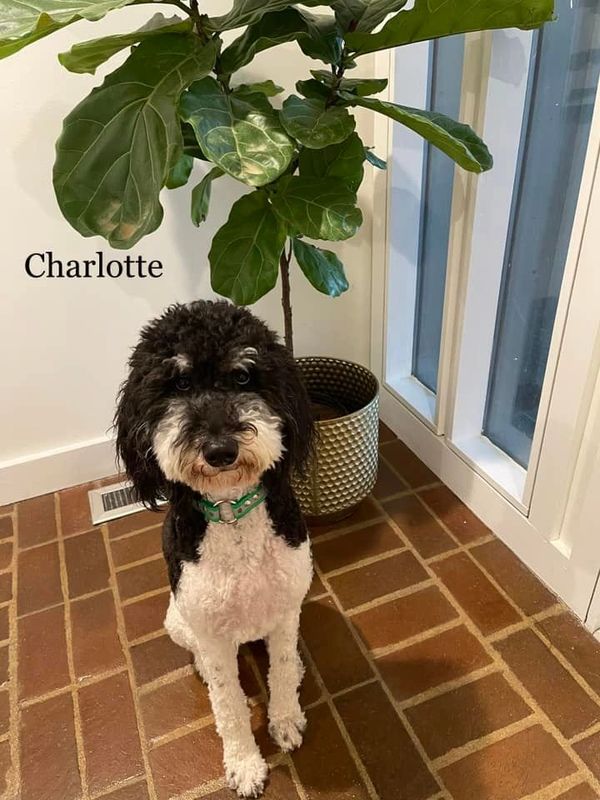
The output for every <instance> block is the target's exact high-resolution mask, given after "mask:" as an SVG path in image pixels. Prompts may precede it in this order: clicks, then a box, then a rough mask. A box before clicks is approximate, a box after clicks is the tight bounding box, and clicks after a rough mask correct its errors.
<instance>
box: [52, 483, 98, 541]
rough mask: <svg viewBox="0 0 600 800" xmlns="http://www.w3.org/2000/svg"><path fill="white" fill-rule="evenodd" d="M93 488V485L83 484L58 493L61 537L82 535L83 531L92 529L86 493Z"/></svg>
mask: <svg viewBox="0 0 600 800" xmlns="http://www.w3.org/2000/svg"><path fill="white" fill-rule="evenodd" d="M94 488H95V484H94V483H83V484H81V485H80V486H73V487H71V488H69V489H63V490H62V491H61V492H59V493H58V501H59V504H60V525H61V529H62V535H63V536H70V535H71V534H72V533H83V531H87V530H89V529H90V528H91V527H92V517H91V513H90V501H89V498H88V492H89V490H90V489H94Z"/></svg>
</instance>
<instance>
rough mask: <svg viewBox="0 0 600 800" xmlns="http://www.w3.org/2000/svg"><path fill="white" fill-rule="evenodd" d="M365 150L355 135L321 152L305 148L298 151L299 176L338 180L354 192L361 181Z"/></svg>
mask: <svg viewBox="0 0 600 800" xmlns="http://www.w3.org/2000/svg"><path fill="white" fill-rule="evenodd" d="M364 160H365V150H364V146H363V143H362V142H361V140H360V137H359V135H358V134H357V133H353V134H352V135H351V136H349V137H348V138H347V139H344V141H343V142H340V143H339V144H331V145H329V147H324V148H322V149H321V150H310V149H309V148H307V147H304V148H302V150H301V151H300V158H299V167H300V175H301V176H303V177H313V178H340V179H342V180H343V181H344V183H345V184H346V185H347V186H348V187H349V188H350V189H352V191H354V192H356V191H357V190H358V187H359V186H360V184H361V182H362V179H363V173H364V170H363V162H364Z"/></svg>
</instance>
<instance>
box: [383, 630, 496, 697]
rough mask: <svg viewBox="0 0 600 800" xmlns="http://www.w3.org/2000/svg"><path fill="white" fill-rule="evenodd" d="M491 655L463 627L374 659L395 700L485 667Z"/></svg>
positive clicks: (411, 695)
mask: <svg viewBox="0 0 600 800" xmlns="http://www.w3.org/2000/svg"><path fill="white" fill-rule="evenodd" d="M491 660H492V659H491V657H490V656H488V654H487V653H486V652H485V650H484V649H483V647H482V646H481V644H480V643H479V641H478V640H477V638H476V637H475V636H473V635H472V634H471V633H469V631H468V630H467V629H466V628H465V627H464V626H463V625H459V626H457V627H456V628H451V629H450V630H448V631H445V632H444V633H439V634H437V636H430V637H429V638H428V639H424V640H423V641H422V642H417V643H416V644H413V645H409V646H408V647H403V648H401V649H400V650H395V651H394V652H393V653H388V654H387V655H385V656H382V657H381V658H378V659H377V666H378V668H379V670H380V672H381V676H382V678H383V680H384V681H385V682H386V684H387V685H388V687H389V688H390V691H391V692H392V694H393V695H394V697H395V698H396V700H400V701H402V700H407V699H408V698H409V697H413V696H414V695H417V694H420V693H421V692H425V691H427V690H428V689H433V688H434V687H435V686H441V685H442V684H444V683H448V682H449V681H453V680H456V679H457V678H461V677H463V676H464V675H468V674H469V673H470V672H473V671H474V670H476V669H481V667H485V666H487V665H488V664H489V663H490V662H491Z"/></svg>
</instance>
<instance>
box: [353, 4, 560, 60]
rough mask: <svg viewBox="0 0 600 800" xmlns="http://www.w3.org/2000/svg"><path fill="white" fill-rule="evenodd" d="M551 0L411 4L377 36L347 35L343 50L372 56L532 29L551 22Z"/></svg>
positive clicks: (364, 34) (363, 34)
mask: <svg viewBox="0 0 600 800" xmlns="http://www.w3.org/2000/svg"><path fill="white" fill-rule="evenodd" d="M553 13H554V0H477V2H472V1H470V2H466V0H415V4H414V6H413V8H411V9H410V10H409V11H401V12H400V13H399V14H396V16H395V17H392V19H390V20H388V22H386V24H385V25H384V26H383V28H382V29H381V30H380V31H379V32H378V33H373V34H369V33H361V32H357V33H349V34H348V35H347V36H346V44H347V46H348V47H349V48H350V49H351V50H353V51H355V52H357V53H359V54H360V53H372V52H374V51H376V50H385V49H387V48H389V47H398V46H400V45H404V44H410V43H411V42H424V41H426V40H427V39H437V38H439V37H441V36H452V35H454V34H457V33H470V32H471V31H484V30H493V29H495V28H526V29H527V28H536V27H537V26H539V25H541V24H543V23H544V22H548V21H549V20H551V19H552V17H553Z"/></svg>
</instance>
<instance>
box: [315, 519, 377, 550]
mask: <svg viewBox="0 0 600 800" xmlns="http://www.w3.org/2000/svg"><path fill="white" fill-rule="evenodd" d="M384 521H385V519H384V516H383V514H379V515H377V516H375V517H370V518H369V519H367V520H363V521H362V522H355V523H354V524H353V525H348V526H346V527H341V528H334V530H330V531H323V533H315V530H317V531H318V528H311V529H310V534H309V539H310V541H311V543H312V544H321V542H330V541H332V540H333V539H339V538H340V536H345V535H346V534H348V533H356V531H361V530H363V529H364V528H372V527H375V525H377V524H381V523H382V522H384Z"/></svg>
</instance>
